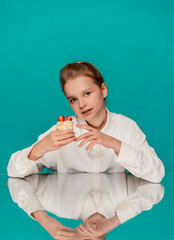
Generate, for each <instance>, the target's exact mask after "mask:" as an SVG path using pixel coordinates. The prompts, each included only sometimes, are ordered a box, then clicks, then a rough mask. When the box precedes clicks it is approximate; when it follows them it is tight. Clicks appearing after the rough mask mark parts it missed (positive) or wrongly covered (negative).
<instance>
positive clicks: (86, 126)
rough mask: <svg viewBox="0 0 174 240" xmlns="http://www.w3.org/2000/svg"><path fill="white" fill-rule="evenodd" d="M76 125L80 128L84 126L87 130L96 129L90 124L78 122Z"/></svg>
mask: <svg viewBox="0 0 174 240" xmlns="http://www.w3.org/2000/svg"><path fill="white" fill-rule="evenodd" d="M76 127H78V128H84V129H86V130H88V131H93V130H96V129H95V128H93V127H91V126H89V125H81V124H76Z"/></svg>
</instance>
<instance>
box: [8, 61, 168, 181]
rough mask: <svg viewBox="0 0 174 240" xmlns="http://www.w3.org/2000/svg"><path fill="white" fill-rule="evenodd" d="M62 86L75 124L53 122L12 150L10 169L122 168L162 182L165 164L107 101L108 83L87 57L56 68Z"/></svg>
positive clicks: (23, 172) (21, 172)
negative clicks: (62, 126) (29, 143)
mask: <svg viewBox="0 0 174 240" xmlns="http://www.w3.org/2000/svg"><path fill="white" fill-rule="evenodd" d="M60 82H61V86H62V90H63V92H64V94H65V96H66V98H67V100H68V101H69V104H70V106H71V108H72V110H73V111H74V113H75V114H76V115H75V116H72V121H73V123H74V128H73V130H56V125H54V126H53V127H51V128H50V129H49V130H48V131H47V132H45V133H43V134H42V135H40V136H39V138H38V140H37V142H36V143H35V144H33V145H32V146H30V147H28V148H26V149H23V150H21V151H18V152H16V153H13V154H12V156H11V158H10V160H9V164H8V167H7V171H8V175H9V176H12V177H25V176H28V175H30V174H33V173H38V172H40V171H41V170H42V169H43V168H44V167H45V166H46V167H48V168H50V169H51V170H53V171H58V172H78V171H80V172H108V173H111V172H124V171H125V169H127V170H128V171H130V172H131V173H132V174H134V175H135V176H137V177H141V178H143V179H146V180H148V181H151V182H160V181H161V180H162V178H163V177H164V174H165V173H164V172H165V171H164V166H163V163H162V162H161V160H160V159H159V158H158V156H157V154H156V153H155V150H154V149H153V148H152V147H150V146H149V144H148V143H147V141H146V136H145V134H144V133H143V132H142V131H141V129H140V128H139V127H138V125H137V124H136V122H135V121H134V120H132V119H130V118H128V117H126V116H123V115H121V114H117V113H113V112H110V111H109V110H108V108H107V107H106V105H105V101H106V97H107V93H108V91H107V86H106V83H105V82H104V80H103V77H102V75H101V73H100V72H99V71H98V69H97V68H96V67H95V66H94V65H92V64H90V63H88V62H75V63H71V64H67V65H66V66H65V67H64V68H63V69H62V70H61V71H60Z"/></svg>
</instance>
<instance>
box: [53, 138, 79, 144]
mask: <svg viewBox="0 0 174 240" xmlns="http://www.w3.org/2000/svg"><path fill="white" fill-rule="evenodd" d="M74 139H75V137H70V138H68V139H65V140H61V141H57V142H58V143H59V146H64V145H66V144H68V143H70V142H73V141H74Z"/></svg>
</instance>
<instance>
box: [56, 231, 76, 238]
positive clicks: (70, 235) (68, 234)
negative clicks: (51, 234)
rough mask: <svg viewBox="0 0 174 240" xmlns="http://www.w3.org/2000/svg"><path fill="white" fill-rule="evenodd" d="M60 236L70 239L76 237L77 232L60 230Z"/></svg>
mask: <svg viewBox="0 0 174 240" xmlns="http://www.w3.org/2000/svg"><path fill="white" fill-rule="evenodd" d="M59 234H60V235H63V236H68V237H74V236H75V232H70V231H64V230H59Z"/></svg>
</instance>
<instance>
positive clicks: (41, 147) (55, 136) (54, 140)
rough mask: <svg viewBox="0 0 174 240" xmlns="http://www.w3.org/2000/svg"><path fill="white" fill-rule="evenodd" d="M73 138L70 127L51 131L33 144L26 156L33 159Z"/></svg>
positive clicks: (69, 141) (65, 143)
mask: <svg viewBox="0 0 174 240" xmlns="http://www.w3.org/2000/svg"><path fill="white" fill-rule="evenodd" d="M74 140H75V133H74V132H73V130H72V129H68V130H56V131H53V132H51V133H49V134H48V135H47V136H45V137H44V138H43V139H42V140H40V141H39V142H37V143H36V144H35V145H34V146H33V148H32V151H31V152H30V153H29V155H28V158H29V159H31V160H33V161H35V160H37V159H39V158H40V157H42V156H43V155H44V154H45V153H46V152H49V151H54V150H57V149H59V148H61V147H63V146H65V145H67V144H69V143H71V142H73V141H74Z"/></svg>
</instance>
